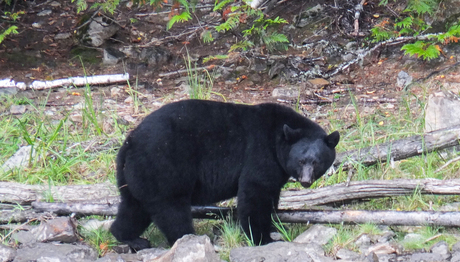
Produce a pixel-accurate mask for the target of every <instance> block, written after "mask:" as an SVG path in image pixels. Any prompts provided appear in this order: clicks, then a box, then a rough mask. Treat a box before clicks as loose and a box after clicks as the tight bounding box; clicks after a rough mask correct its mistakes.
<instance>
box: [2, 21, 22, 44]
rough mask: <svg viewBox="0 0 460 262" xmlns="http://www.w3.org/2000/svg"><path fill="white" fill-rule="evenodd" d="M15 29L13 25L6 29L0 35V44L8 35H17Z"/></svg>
mask: <svg viewBox="0 0 460 262" xmlns="http://www.w3.org/2000/svg"><path fill="white" fill-rule="evenodd" d="M17 29H18V27H17V26H15V25H13V26H10V27H9V28H8V29H6V30H5V31H4V32H2V33H0V43H1V42H3V40H4V39H5V37H7V36H8V35H11V34H18V30H17Z"/></svg>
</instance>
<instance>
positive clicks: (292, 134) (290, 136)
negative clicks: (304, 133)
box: [283, 124, 300, 141]
mask: <svg viewBox="0 0 460 262" xmlns="http://www.w3.org/2000/svg"><path fill="white" fill-rule="evenodd" d="M283 132H284V139H286V141H293V140H294V139H295V138H296V137H298V135H299V133H300V130H299V129H292V128H290V127H289V126H288V125H286V124H284V126H283Z"/></svg>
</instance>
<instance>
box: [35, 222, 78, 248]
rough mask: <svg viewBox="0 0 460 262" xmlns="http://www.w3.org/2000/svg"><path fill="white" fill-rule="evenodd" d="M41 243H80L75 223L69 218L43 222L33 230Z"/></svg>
mask: <svg viewBox="0 0 460 262" xmlns="http://www.w3.org/2000/svg"><path fill="white" fill-rule="evenodd" d="M32 233H33V234H35V235H36V236H37V240H38V241H41V242H49V241H60V242H64V243H73V242H76V241H78V237H77V235H76V230H75V222H74V221H73V219H72V218H69V217H58V218H55V219H52V220H47V221H42V222H41V223H40V225H39V226H38V227H37V228H35V229H33V230H32Z"/></svg>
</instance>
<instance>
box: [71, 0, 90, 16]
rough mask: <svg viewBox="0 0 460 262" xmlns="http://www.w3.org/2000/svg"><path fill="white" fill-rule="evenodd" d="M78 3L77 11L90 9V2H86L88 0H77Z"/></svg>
mask: <svg viewBox="0 0 460 262" xmlns="http://www.w3.org/2000/svg"><path fill="white" fill-rule="evenodd" d="M73 2H75V0H72V3H73ZM76 5H77V13H80V12H81V11H85V10H86V9H88V3H86V0H77V2H76Z"/></svg>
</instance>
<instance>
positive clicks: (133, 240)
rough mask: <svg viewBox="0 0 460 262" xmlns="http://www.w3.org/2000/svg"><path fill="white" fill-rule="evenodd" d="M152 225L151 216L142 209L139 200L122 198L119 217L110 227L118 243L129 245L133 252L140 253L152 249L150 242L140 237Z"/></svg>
mask: <svg viewBox="0 0 460 262" xmlns="http://www.w3.org/2000/svg"><path fill="white" fill-rule="evenodd" d="M150 223H151V220H150V216H149V215H148V213H146V212H145V211H144V210H143V209H142V207H141V204H140V203H139V202H138V201H137V200H135V199H131V200H129V199H127V198H123V197H122V201H121V203H120V205H119V207H118V214H117V217H116V219H115V221H114V222H113V224H112V226H111V227H110V232H112V234H113V235H114V236H115V238H116V239H117V240H118V241H120V242H123V243H125V244H128V246H129V247H130V248H131V250H133V251H139V250H141V249H145V248H150V243H149V241H148V240H147V239H143V238H140V237H139V236H140V235H141V234H142V233H143V232H144V231H145V229H147V227H148V226H149V225H150Z"/></svg>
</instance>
